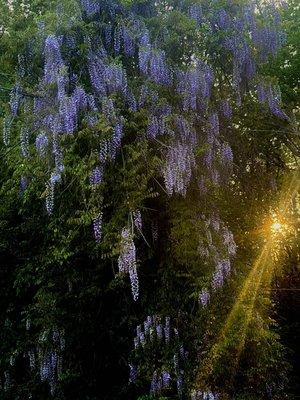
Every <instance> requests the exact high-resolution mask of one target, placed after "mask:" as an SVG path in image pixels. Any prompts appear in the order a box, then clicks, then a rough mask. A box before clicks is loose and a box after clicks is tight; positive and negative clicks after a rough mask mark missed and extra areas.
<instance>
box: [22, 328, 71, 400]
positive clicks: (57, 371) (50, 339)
mask: <svg viewBox="0 0 300 400" xmlns="http://www.w3.org/2000/svg"><path fill="white" fill-rule="evenodd" d="M64 348H65V337H64V330H61V329H58V328H57V327H54V328H53V329H50V330H44V331H43V332H42V333H41V334H40V337H39V342H38V345H37V346H36V348H34V347H33V348H31V349H30V350H29V351H28V352H27V356H28V359H29V365H30V369H31V370H32V371H33V372H35V369H36V368H38V369H39V375H40V379H41V381H42V382H47V383H48V384H49V386H50V392H51V395H52V396H54V394H55V392H56V389H57V385H58V378H59V375H61V373H62V352H63V351H64Z"/></svg>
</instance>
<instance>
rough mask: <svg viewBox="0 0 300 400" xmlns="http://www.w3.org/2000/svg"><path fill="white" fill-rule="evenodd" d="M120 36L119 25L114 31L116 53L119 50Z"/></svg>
mask: <svg viewBox="0 0 300 400" xmlns="http://www.w3.org/2000/svg"><path fill="white" fill-rule="evenodd" d="M121 37H122V30H121V27H120V26H117V27H116V29H115V32H114V51H115V53H116V54H119V53H120V50H121Z"/></svg>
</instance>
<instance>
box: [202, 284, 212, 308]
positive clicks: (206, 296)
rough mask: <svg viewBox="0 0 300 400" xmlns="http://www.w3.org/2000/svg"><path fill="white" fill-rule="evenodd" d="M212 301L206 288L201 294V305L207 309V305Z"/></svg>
mask: <svg viewBox="0 0 300 400" xmlns="http://www.w3.org/2000/svg"><path fill="white" fill-rule="evenodd" d="M209 301H210V293H209V291H208V290H207V289H206V288H204V289H202V290H201V292H200V294H199V303H200V304H201V305H202V306H203V307H206V306H207V304H208V303H209Z"/></svg>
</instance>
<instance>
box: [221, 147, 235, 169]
mask: <svg viewBox="0 0 300 400" xmlns="http://www.w3.org/2000/svg"><path fill="white" fill-rule="evenodd" d="M220 150H221V162H222V164H223V165H224V166H225V167H229V168H232V163H233V153H232V149H231V147H230V146H229V144H228V143H222V144H221V149H220Z"/></svg>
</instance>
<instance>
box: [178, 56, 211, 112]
mask: <svg viewBox="0 0 300 400" xmlns="http://www.w3.org/2000/svg"><path fill="white" fill-rule="evenodd" d="M213 81H214V74H213V70H212V68H211V67H210V66H209V65H208V64H206V63H204V62H203V61H201V60H197V61H196V62H195V66H194V65H193V66H192V67H191V68H189V69H188V70H187V71H178V73H177V92H178V93H179V94H180V95H181V97H182V101H183V109H184V111H190V110H197V109H199V110H201V109H202V108H203V102H205V101H207V99H208V98H209V97H210V95H211V89H212V84H213Z"/></svg>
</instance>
